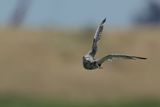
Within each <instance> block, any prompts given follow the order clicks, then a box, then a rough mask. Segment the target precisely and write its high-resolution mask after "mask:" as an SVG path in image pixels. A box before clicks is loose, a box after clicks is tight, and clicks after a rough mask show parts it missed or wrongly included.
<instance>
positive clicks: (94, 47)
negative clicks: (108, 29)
mask: <svg viewBox="0 0 160 107" xmlns="http://www.w3.org/2000/svg"><path fill="white" fill-rule="evenodd" d="M105 21H106V18H105V19H103V21H102V22H101V23H100V25H99V26H98V28H97V30H96V33H95V35H94V39H93V43H92V49H91V51H90V52H89V54H90V55H91V56H92V57H94V56H95V54H96V52H97V42H98V41H99V40H100V37H101V34H102V31H103V24H104V23H105Z"/></svg>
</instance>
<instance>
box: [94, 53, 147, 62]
mask: <svg viewBox="0 0 160 107" xmlns="http://www.w3.org/2000/svg"><path fill="white" fill-rule="evenodd" d="M113 59H130V60H136V59H147V58H144V57H138V56H129V55H123V54H111V55H107V56H105V57H103V58H100V59H98V60H97V63H98V64H102V63H103V62H105V61H112V60H113Z"/></svg>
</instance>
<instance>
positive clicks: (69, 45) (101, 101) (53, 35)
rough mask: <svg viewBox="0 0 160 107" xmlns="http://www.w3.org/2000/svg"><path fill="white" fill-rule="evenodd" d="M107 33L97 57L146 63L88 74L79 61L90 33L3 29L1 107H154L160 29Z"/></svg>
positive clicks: (158, 92)
mask: <svg viewBox="0 0 160 107" xmlns="http://www.w3.org/2000/svg"><path fill="white" fill-rule="evenodd" d="M105 31H107V30H104V33H103V36H102V39H101V41H100V44H99V51H98V54H97V57H100V56H103V55H106V54H110V53H125V54H130V55H137V56H142V57H147V58H148V59H147V60H145V61H144V60H136V61H127V60H118V61H113V62H106V63H105V64H104V65H103V69H101V70H96V71H87V70H85V69H84V68H83V66H82V56H83V55H84V54H86V52H88V50H89V49H90V47H91V43H92V38H93V35H92V33H91V34H89V33H88V34H87V35H85V33H84V32H83V31H78V30H77V31H76V30H75V31H67V30H63V31H62V30H60V31H59V30H52V31H51V30H29V29H28V30H26V29H25V30H24V29H1V30H0V95H1V96H2V97H1V98H0V106H3V107H18V106H19V107H23V106H24V107H25V106H30V107H32V106H34V107H36V106H37V107H42V106H45V107H47V106H48V107H50V106H56V105H57V106H59V107H61V106H62V107H63V106H69V107H72V106H79V107H81V106H87V107H89V106H95V107H96V106H97V107H100V106H101V107H102V106H107V105H109V106H111V107H121V106H122V107H138V106H139V107H143V106H144V107H153V106H154V107H155V106H157V107H158V105H160V103H159V98H160V85H159V82H160V78H159V76H160V72H159V70H160V67H159V60H160V54H159V52H160V47H159V46H160V36H159V34H160V31H159V27H148V28H143V27H139V28H133V29H130V30H128V31H113V32H109V31H107V32H105ZM10 95H13V96H22V97H20V98H19V97H18V98H17V97H10ZM4 96H5V97H4ZM26 96H29V98H25V97H26ZM32 98H33V99H36V98H45V99H50V100H51V101H49V100H47V101H45V100H43V101H41V100H38V99H36V100H31V99H32ZM126 99H127V100H126ZM139 99H142V100H139ZM143 99H144V100H143ZM145 99H147V100H145ZM148 99H149V100H148ZM150 99H151V101H150ZM152 99H153V100H152ZM154 99H155V100H154ZM52 100H53V101H52ZM121 100H122V102H121ZM54 101H55V102H54ZM79 101H80V102H79ZM81 101H82V102H84V103H81ZM110 102H111V103H110ZM112 102H113V103H112ZM151 105H153V106H151Z"/></svg>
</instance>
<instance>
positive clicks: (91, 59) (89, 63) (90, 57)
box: [83, 18, 147, 70]
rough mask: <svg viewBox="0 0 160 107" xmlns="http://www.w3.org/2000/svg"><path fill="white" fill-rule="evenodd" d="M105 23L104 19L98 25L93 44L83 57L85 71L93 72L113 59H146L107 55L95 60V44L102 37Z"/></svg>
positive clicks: (123, 55)
mask: <svg viewBox="0 0 160 107" xmlns="http://www.w3.org/2000/svg"><path fill="white" fill-rule="evenodd" d="M105 22H106V18H105V19H103V20H102V22H101V23H100V25H99V26H98V28H97V30H96V33H95V35H94V38H93V43H92V48H91V50H90V51H89V52H88V53H87V54H86V55H85V56H83V67H84V68H85V69H87V70H94V69H97V68H99V69H100V68H102V67H101V66H102V64H103V63H104V62H105V61H112V60H113V59H119V58H121V59H130V60H136V59H143V60H144V59H147V58H144V57H138V56H130V55H125V54H109V55H107V56H104V57H102V58H99V59H95V55H96V52H97V43H98V42H99V40H100V38H101V35H102V31H103V25H104V23H105Z"/></svg>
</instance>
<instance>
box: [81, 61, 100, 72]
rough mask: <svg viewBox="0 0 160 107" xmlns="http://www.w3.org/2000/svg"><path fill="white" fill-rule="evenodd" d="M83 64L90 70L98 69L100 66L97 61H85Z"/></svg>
mask: <svg viewBox="0 0 160 107" xmlns="http://www.w3.org/2000/svg"><path fill="white" fill-rule="evenodd" d="M83 66H84V68H86V69H88V70H92V69H96V68H98V66H97V64H96V62H89V61H87V62H83Z"/></svg>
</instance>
